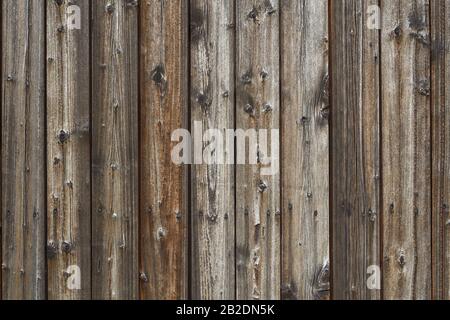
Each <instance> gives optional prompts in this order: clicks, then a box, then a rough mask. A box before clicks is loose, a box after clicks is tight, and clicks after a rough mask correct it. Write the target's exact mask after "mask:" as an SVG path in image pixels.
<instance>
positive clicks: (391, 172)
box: [381, 0, 431, 299]
mask: <svg viewBox="0 0 450 320" xmlns="http://www.w3.org/2000/svg"><path fill="white" fill-rule="evenodd" d="M429 5H430V3H429V1H428V0H416V1H411V0H396V1H392V0H383V1H381V10H382V16H383V26H382V39H381V52H382V56H381V60H382V64H381V68H382V70H381V74H382V77H383V79H382V80H383V81H382V85H381V86H382V91H381V92H382V102H383V103H382V155H383V158H382V165H383V180H382V181H383V182H382V183H383V289H384V291H383V297H384V298H386V299H429V298H431V243H430V240H431V170H430V166H431V163H430V158H431V157H430V155H431V149H430V148H431V138H430V131H431V130H430V129H431V128H430V109H431V108H430V97H429V96H428V95H426V94H425V95H424V94H423V91H421V90H420V82H422V83H426V82H427V83H430V46H429V40H426V39H429V38H430V36H429ZM395 30H401V32H395ZM421 39H425V40H426V41H422V40H421Z"/></svg>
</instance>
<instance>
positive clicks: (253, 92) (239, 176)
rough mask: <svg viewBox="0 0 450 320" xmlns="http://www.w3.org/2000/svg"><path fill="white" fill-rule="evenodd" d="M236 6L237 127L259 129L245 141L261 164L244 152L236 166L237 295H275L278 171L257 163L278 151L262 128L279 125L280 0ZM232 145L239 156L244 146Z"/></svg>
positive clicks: (255, 0)
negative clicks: (254, 137)
mask: <svg viewBox="0 0 450 320" xmlns="http://www.w3.org/2000/svg"><path fill="white" fill-rule="evenodd" d="M236 5H237V7H236V19H237V22H236V24H237V41H236V42H237V49H236V51H237V53H236V128H237V129H243V130H248V129H254V130H257V132H258V133H261V135H259V134H258V136H257V141H256V142H255V143H253V142H250V145H251V148H250V150H252V149H253V147H255V144H256V146H257V149H260V152H258V154H259V156H258V158H259V160H260V163H259V164H258V165H251V164H248V163H249V157H248V156H250V157H253V156H255V154H251V151H249V152H248V153H247V162H246V163H247V165H238V166H237V168H236V246H237V247H236V265H237V267H236V273H237V274H236V288H237V294H236V295H237V298H238V299H279V298H280V286H281V285H280V278H281V267H280V264H281V257H280V242H281V239H280V223H281V222H280V216H281V214H280V209H281V208H280V173H279V171H276V170H274V173H275V174H273V175H263V174H262V173H264V172H262V171H263V169H267V167H266V166H264V165H263V164H262V162H265V161H266V160H269V159H268V157H270V156H272V157H273V156H275V157H276V158H278V159H279V158H280V155H279V150H271V149H270V148H265V149H267V150H264V149H263V148H264V147H265V145H264V144H265V143H264V141H263V140H262V138H261V137H266V136H267V135H265V134H264V133H263V131H261V130H262V129H269V133H270V129H279V125H280V101H279V100H280V99H279V10H278V6H279V2H278V1H274V0H270V1H266V0H245V1H238V2H237V3H236ZM270 138H272V136H271V135H270ZM270 138H268V139H267V141H268V142H270V141H271V139H270ZM237 149H238V154H237V156H238V157H239V156H240V154H239V152H242V151H243V150H239V148H238V147H237ZM262 151H265V152H262ZM255 153H256V152H255ZM263 167H264V168H263ZM265 173H267V172H265Z"/></svg>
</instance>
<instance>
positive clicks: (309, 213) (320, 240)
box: [280, 0, 329, 300]
mask: <svg viewBox="0 0 450 320" xmlns="http://www.w3.org/2000/svg"><path fill="white" fill-rule="evenodd" d="M280 25H281V48H280V52H281V59H282V60H281V66H282V67H281V69H282V72H281V90H282V91H281V92H282V94H281V106H282V108H281V109H282V114H281V119H282V136H281V141H282V142H283V144H282V146H283V147H282V148H281V149H282V162H281V164H282V176H281V181H282V203H283V207H282V212H283V219H282V222H283V232H282V234H283V255H282V256H283V260H282V275H283V277H282V281H283V283H282V298H283V299H301V300H310V299H327V298H329V278H328V274H329V192H328V190H329V180H328V179H329V161H328V157H329V149H328V140H329V137H328V114H329V110H328V107H329V103H328V1H326V0H320V1H306V2H304V3H302V2H299V1H297V0H286V1H281V23H280Z"/></svg>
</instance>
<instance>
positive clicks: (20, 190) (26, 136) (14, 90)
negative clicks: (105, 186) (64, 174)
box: [1, 0, 46, 299]
mask: <svg viewBox="0 0 450 320" xmlns="http://www.w3.org/2000/svg"><path fill="white" fill-rule="evenodd" d="M1 5H2V104H1V109H2V148H1V149H2V228H3V230H2V244H3V250H2V282H3V285H2V287H3V298H4V299H44V298H45V282H46V281H45V211H46V206H45V159H46V156H45V2H43V1H31V0H23V1H15V0H5V1H2V3H1Z"/></svg>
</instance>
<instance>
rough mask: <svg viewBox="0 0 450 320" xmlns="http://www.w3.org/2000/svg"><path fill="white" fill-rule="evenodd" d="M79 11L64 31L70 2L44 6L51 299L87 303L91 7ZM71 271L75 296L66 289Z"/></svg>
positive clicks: (83, 3) (83, 6) (85, 4)
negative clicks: (75, 270)
mask: <svg viewBox="0 0 450 320" xmlns="http://www.w3.org/2000/svg"><path fill="white" fill-rule="evenodd" d="M77 5H78V6H79V8H80V9H81V12H80V13H81V15H80V17H81V19H82V20H81V29H80V30H77V29H69V28H68V27H67V12H69V11H68V7H69V6H70V4H69V1H60V2H59V3H57V2H56V1H47V159H48V161H47V259H48V260H47V266H48V298H49V299H77V300H78V299H90V297H91V201H90V197H91V193H90V86H89V61H90V59H89V52H90V51H89V32H90V30H89V1H88V0H82V1H78V2H77ZM71 266H77V267H79V268H80V269H79V270H80V274H79V275H78V274H74V275H73V276H74V277H77V276H80V280H81V288H80V289H79V290H76V289H73V287H72V286H70V285H68V281H70V279H69V276H70V275H68V270H70V267H71ZM70 288H72V289H70Z"/></svg>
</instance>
